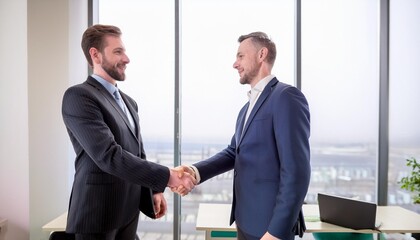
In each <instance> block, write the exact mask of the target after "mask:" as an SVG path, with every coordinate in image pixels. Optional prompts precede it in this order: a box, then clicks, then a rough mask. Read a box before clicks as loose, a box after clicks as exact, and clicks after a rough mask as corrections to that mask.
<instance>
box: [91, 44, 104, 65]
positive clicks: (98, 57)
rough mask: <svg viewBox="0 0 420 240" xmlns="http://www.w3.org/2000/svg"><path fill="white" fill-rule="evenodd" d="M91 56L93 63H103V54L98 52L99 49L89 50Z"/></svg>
mask: <svg viewBox="0 0 420 240" xmlns="http://www.w3.org/2000/svg"><path fill="white" fill-rule="evenodd" d="M89 54H90V58H91V59H92V62H93V63H97V64H99V63H101V61H102V58H101V52H99V51H98V49H96V48H94V47H92V48H90V49H89Z"/></svg>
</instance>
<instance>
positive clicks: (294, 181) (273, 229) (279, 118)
mask: <svg viewBox="0 0 420 240" xmlns="http://www.w3.org/2000/svg"><path fill="white" fill-rule="evenodd" d="M274 97H275V101H276V102H275V104H273V107H274V108H275V109H273V114H274V116H273V121H274V133H275V140H276V146H277V152H278V155H279V159H280V169H279V170H280V178H281V181H280V185H279V189H278V194H277V200H276V206H275V209H274V211H273V212H274V214H273V217H272V219H271V222H270V225H269V227H268V232H270V233H271V234H272V235H274V236H277V237H280V238H282V236H290V234H291V229H293V226H294V225H295V223H296V220H297V219H298V215H299V212H300V210H301V208H302V204H303V201H304V199H305V196H306V193H307V190H308V187H309V181H310V171H311V170H310V169H311V167H310V147H309V136H310V114H309V107H308V103H307V101H306V98H305V96H304V95H303V94H302V93H301V92H300V91H299V90H298V89H297V88H294V87H288V88H285V89H283V90H282V92H280V93H279V92H278V93H277V94H275V95H274Z"/></svg>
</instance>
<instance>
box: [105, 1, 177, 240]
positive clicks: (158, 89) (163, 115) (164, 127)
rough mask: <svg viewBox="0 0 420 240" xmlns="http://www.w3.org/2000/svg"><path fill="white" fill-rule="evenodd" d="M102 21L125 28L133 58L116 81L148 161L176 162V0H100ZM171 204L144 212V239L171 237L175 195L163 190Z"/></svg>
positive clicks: (129, 50) (142, 230) (127, 48)
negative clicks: (155, 216)
mask: <svg viewBox="0 0 420 240" xmlns="http://www.w3.org/2000/svg"><path fill="white" fill-rule="evenodd" d="M99 22H100V23H102V24H112V25H116V26H118V27H120V28H121V31H122V32H123V35H122V40H123V42H124V44H125V47H126V50H127V55H128V57H129V58H130V63H129V64H128V65H127V70H126V75H127V78H126V80H125V81H124V82H121V83H118V87H119V88H120V89H121V90H122V91H124V92H125V93H127V94H128V95H130V96H131V97H133V98H134V99H135V100H136V101H137V104H138V107H139V117H140V126H141V133H142V137H143V142H144V144H145V151H146V155H147V159H148V160H149V161H154V162H158V163H160V164H163V165H166V166H168V167H172V166H173V165H174V164H173V162H174V161H173V159H174V157H173V133H174V114H173V113H174V104H173V102H174V69H175V67H174V52H175V51H174V1H172V0H143V1H135V0H118V1H114V0H101V1H99ZM165 198H166V200H167V202H168V205H169V208H168V211H167V214H166V215H165V216H164V217H163V218H162V219H159V220H151V219H149V218H147V217H145V216H144V215H141V218H140V219H141V220H140V224H139V229H138V232H139V234H138V235H139V237H140V238H141V239H142V240H154V239H173V237H172V236H173V233H172V229H173V227H172V225H173V224H172V223H173V217H174V216H173V196H172V192H171V191H169V190H167V191H165Z"/></svg>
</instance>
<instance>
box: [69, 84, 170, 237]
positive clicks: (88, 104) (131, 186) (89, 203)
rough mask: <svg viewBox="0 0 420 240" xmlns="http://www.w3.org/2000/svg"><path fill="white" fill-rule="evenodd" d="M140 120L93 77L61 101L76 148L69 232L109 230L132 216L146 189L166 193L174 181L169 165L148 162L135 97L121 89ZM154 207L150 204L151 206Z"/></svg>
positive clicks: (73, 89) (127, 103)
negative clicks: (124, 108)
mask: <svg viewBox="0 0 420 240" xmlns="http://www.w3.org/2000/svg"><path fill="white" fill-rule="evenodd" d="M121 96H122V98H123V99H124V101H125V103H126V105H127V107H128V109H129V111H130V112H131V115H132V116H133V119H134V121H135V124H136V130H133V129H131V127H130V123H129V121H128V118H127V116H126V115H125V114H124V112H123V111H122V110H121V108H120V107H119V106H118V104H117V102H116V101H115V99H114V97H113V96H112V95H111V94H110V93H109V92H108V91H107V90H106V89H105V88H104V87H103V86H102V85H101V84H100V83H99V82H98V81H96V80H95V79H94V78H92V77H88V79H87V80H86V81H85V82H84V83H82V84H78V85H75V86H73V87H70V88H69V89H68V90H67V91H66V92H65V94H64V97H63V103H62V114H63V120H64V123H65V125H66V128H67V131H68V134H69V136H70V140H71V142H72V144H73V147H74V151H75V153H76V159H75V170H76V171H75V175H74V182H73V188H72V192H71V197H70V203H69V209H68V220H67V228H66V231H67V232H71V233H87V232H107V231H109V230H111V229H116V228H119V227H120V226H123V225H125V224H127V223H128V222H129V221H130V220H132V219H133V218H134V217H135V216H136V214H137V213H138V212H139V209H140V205H141V204H145V203H148V204H150V203H151V202H152V200H151V199H150V194H148V195H147V196H144V195H145V194H143V197H146V198H148V199H143V201H142V200H141V198H142V196H141V195H142V194H141V193H142V189H143V192H144V191H146V192H147V191H149V192H150V189H152V190H153V191H154V192H163V191H164V190H165V187H166V186H167V183H168V180H169V170H168V168H167V167H165V166H161V165H159V164H156V163H153V162H149V161H147V160H146V155H145V152H144V149H143V143H142V139H141V135H140V126H139V118H138V114H137V111H138V109H137V104H136V102H135V101H134V100H133V99H132V98H130V97H129V96H127V95H126V94H124V93H123V92H121ZM149 207H150V206H149Z"/></svg>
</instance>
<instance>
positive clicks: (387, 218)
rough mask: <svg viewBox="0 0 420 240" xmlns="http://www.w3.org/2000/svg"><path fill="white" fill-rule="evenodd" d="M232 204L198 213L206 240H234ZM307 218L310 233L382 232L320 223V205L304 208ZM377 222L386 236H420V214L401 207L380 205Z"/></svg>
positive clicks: (204, 206)
mask: <svg viewBox="0 0 420 240" xmlns="http://www.w3.org/2000/svg"><path fill="white" fill-rule="evenodd" d="M230 206H231V205H230V204H208V203H201V204H200V205H199V208H198V213H197V223H196V229H197V230H200V231H205V232H206V239H207V240H209V239H221V238H219V236H221V237H224V238H223V239H233V238H234V235H233V234H234V233H235V232H236V227H235V225H234V224H233V225H232V226H229V218H230ZM302 211H303V215H304V217H305V223H306V233H312V232H358V233H378V231H374V230H369V229H367V230H354V229H350V228H345V227H340V226H337V225H334V224H329V223H325V222H321V221H320V220H319V208H318V205H312V204H305V205H303V209H302ZM376 220H377V222H381V223H382V225H381V227H380V228H379V229H380V230H381V232H382V233H417V232H420V214H417V213H415V212H412V211H409V210H406V209H404V208H402V207H399V206H378V208H377V213H376ZM223 233H225V236H223V235H224V234H223Z"/></svg>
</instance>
